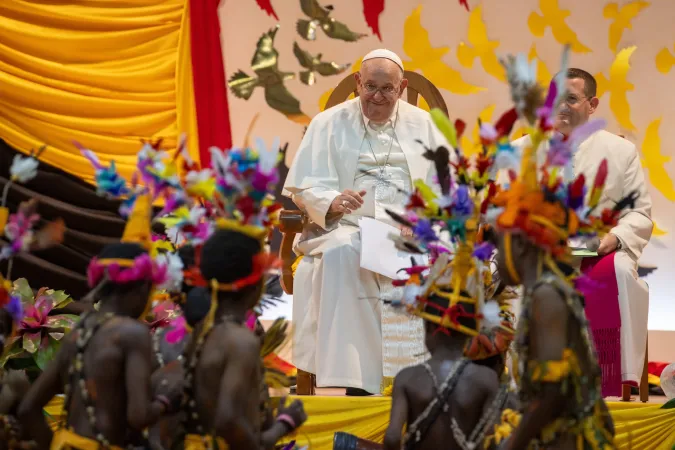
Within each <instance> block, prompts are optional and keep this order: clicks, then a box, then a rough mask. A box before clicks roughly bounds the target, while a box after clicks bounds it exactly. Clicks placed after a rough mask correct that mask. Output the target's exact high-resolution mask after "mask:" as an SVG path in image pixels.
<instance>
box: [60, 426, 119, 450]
mask: <svg viewBox="0 0 675 450" xmlns="http://www.w3.org/2000/svg"><path fill="white" fill-rule="evenodd" d="M49 448H50V450H99V449H100V448H101V444H99V443H98V442H96V441H95V440H93V439H89V438H86V437H82V436H80V435H79V434H76V433H74V432H72V431H70V430H67V429H65V428H61V429H60V430H56V432H55V433H54V438H53V439H52V445H51V446H50V447H49ZM106 448H109V449H111V450H122V448H121V447H117V446H115V445H111V446H110V447H106Z"/></svg>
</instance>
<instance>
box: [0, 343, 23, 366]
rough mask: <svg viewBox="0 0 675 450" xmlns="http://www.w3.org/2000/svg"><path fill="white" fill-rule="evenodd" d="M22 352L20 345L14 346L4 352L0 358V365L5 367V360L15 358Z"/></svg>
mask: <svg viewBox="0 0 675 450" xmlns="http://www.w3.org/2000/svg"><path fill="white" fill-rule="evenodd" d="M22 353H23V348H21V347H20V346H16V347H14V348H13V349H11V350H10V351H8V352H6V353H5V354H4V355H2V358H0V367H5V364H7V361H9V360H10V359H13V358H16V357H17V356H19V355H21V354H22Z"/></svg>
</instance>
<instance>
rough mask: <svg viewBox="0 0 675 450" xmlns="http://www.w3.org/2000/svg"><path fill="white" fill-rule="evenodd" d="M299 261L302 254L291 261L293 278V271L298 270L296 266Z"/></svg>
mask: <svg viewBox="0 0 675 450" xmlns="http://www.w3.org/2000/svg"><path fill="white" fill-rule="evenodd" d="M301 261H302V255H300V256H298V257H297V258H295V261H293V264H292V265H291V274H292V275H293V278H295V271H296V270H298V266H299V265H300V262H301Z"/></svg>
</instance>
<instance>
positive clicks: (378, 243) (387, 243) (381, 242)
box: [359, 217, 423, 279]
mask: <svg viewBox="0 0 675 450" xmlns="http://www.w3.org/2000/svg"><path fill="white" fill-rule="evenodd" d="M359 226H360V228H361V267H362V268H364V269H366V270H370V271H371V272H375V273H379V274H380V275H383V276H385V277H388V278H392V279H398V278H402V277H405V276H406V275H405V273H403V272H401V273H400V274H397V272H398V271H399V270H401V269H403V268H406V267H410V266H411V261H410V257H411V256H414V257H415V260H416V261H417V263H418V264H423V261H422V258H423V256H421V255H412V254H411V253H408V252H403V251H400V250H398V249H397V248H396V246H395V245H394V241H392V240H391V239H389V234H390V233H394V234H400V233H401V231H400V230H399V229H398V228H396V227H394V226H391V225H389V224H386V223H384V222H380V221H379V220H375V219H373V218H370V217H361V218H360V220H359Z"/></svg>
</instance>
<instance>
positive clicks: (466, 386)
mask: <svg viewBox="0 0 675 450" xmlns="http://www.w3.org/2000/svg"><path fill="white" fill-rule="evenodd" d="M427 364H429V367H430V368H431V371H432V372H433V373H434V375H435V377H436V380H438V382H439V383H442V382H443V380H445V379H446V377H447V376H448V374H449V373H450V372H451V371H452V370H453V368H454V366H455V365H457V364H459V362H458V361H434V360H430V361H428V362H427ZM401 374H403V375H404V377H405V378H404V379H403V380H401V381H402V382H403V383H404V390H405V395H406V397H407V404H408V420H407V422H408V425H410V424H411V423H413V422H414V421H415V420H416V419H417V418H418V417H419V416H420V415H421V414H422V413H423V412H424V410H425V409H426V408H427V406H428V405H429V404H430V403H431V401H432V400H433V399H434V398H435V397H436V396H437V395H438V394H437V390H436V387H435V386H434V381H433V379H432V377H431V376H430V375H429V373H428V371H427V369H425V368H424V366H421V365H419V366H414V367H411V368H410V369H406V373H405V374H404V373H403V372H401ZM498 389H499V381H498V378H497V375H496V374H495V372H494V371H493V370H491V369H489V368H487V367H483V366H479V365H477V364H473V363H468V364H467V365H466V367H465V368H464V370H463V371H462V372H461V373H460V374H459V379H458V381H457V385H456V386H455V388H454V390H453V391H452V393H451V394H450V399H449V402H448V405H449V408H448V410H447V411H444V412H441V413H440V415H439V416H438V418H437V419H436V421H435V422H434V423H433V424H432V425H431V427H430V428H429V431H428V432H427V434H426V436H424V437H423V438H422V440H421V442H420V443H419V444H418V445H417V446H416V447H415V448H416V449H419V450H434V449H449V450H453V449H461V447H460V446H459V444H457V442H456V440H455V437H454V435H453V431H452V418H454V419H455V421H456V423H457V425H459V428H460V429H461V430H462V431H463V432H464V435H465V436H466V437H467V439H468V437H469V436H470V435H471V432H472V431H473V429H474V428H475V427H476V425H477V424H478V422H479V421H480V419H481V416H482V415H483V411H484V406H485V405H486V403H491V401H492V399H493V398H494V396H495V394H496V392H497V390H498Z"/></svg>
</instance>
